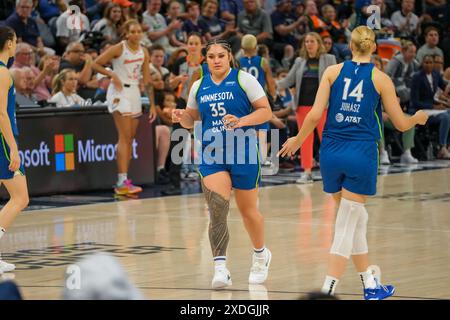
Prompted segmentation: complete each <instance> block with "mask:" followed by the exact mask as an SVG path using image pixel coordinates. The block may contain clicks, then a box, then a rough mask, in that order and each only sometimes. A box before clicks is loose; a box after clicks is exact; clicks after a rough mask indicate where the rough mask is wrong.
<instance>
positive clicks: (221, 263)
mask: <svg viewBox="0 0 450 320" xmlns="http://www.w3.org/2000/svg"><path fill="white" fill-rule="evenodd" d="M226 265H227V257H225V256H217V257H214V267H216V268H222V267H226Z"/></svg>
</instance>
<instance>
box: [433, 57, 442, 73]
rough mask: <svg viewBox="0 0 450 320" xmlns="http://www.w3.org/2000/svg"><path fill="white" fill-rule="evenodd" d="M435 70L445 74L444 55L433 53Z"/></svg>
mask: <svg viewBox="0 0 450 320" xmlns="http://www.w3.org/2000/svg"><path fill="white" fill-rule="evenodd" d="M433 70H434V71H436V72H438V73H439V74H440V75H441V76H444V57H443V56H440V55H438V54H434V55H433Z"/></svg>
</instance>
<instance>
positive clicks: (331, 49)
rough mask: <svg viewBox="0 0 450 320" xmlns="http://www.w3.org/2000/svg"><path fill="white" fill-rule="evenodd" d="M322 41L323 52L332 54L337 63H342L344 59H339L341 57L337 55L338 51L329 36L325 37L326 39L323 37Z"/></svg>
mask: <svg viewBox="0 0 450 320" xmlns="http://www.w3.org/2000/svg"><path fill="white" fill-rule="evenodd" d="M322 39H323V45H324V47H325V50H326V51H327V53H329V54H332V55H333V56H335V57H336V62H337V63H341V62H342V61H344V58H342V57H341V55H340V54H339V51H338V49H337V48H336V46H335V45H334V43H333V39H332V38H331V36H326V37H323V38H322Z"/></svg>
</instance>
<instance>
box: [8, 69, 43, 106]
mask: <svg viewBox="0 0 450 320" xmlns="http://www.w3.org/2000/svg"><path fill="white" fill-rule="evenodd" d="M29 70H30V68H28V67H24V68H22V69H18V68H14V69H11V75H12V77H13V79H14V87H15V89H16V105H18V106H19V107H23V106H34V105H37V104H38V102H37V101H36V99H34V97H33V96H32V95H30V94H29V92H28V90H27V81H28V79H27V75H28V73H29Z"/></svg>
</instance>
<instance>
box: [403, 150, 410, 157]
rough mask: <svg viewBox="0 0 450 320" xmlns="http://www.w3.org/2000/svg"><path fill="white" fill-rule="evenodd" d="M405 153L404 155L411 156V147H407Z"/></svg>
mask: <svg viewBox="0 0 450 320" xmlns="http://www.w3.org/2000/svg"><path fill="white" fill-rule="evenodd" d="M403 154H404V155H410V156H411V149H406V150H405V151H404V152H403Z"/></svg>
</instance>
